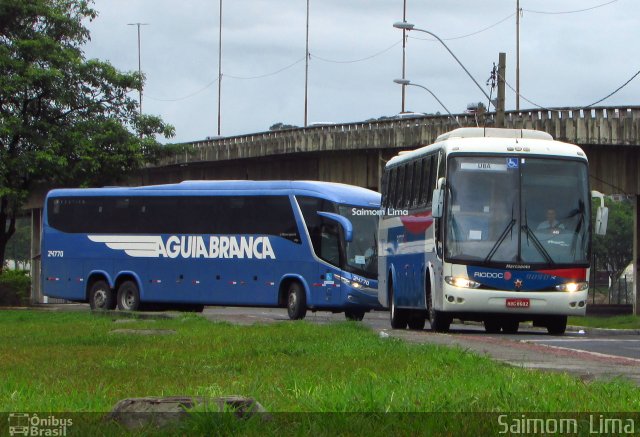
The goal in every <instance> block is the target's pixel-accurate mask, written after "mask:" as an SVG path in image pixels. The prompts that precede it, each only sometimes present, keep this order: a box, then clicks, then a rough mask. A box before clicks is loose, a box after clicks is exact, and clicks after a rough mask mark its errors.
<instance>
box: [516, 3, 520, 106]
mask: <svg viewBox="0 0 640 437" xmlns="http://www.w3.org/2000/svg"><path fill="white" fill-rule="evenodd" d="M519 110H520V0H516V111H519Z"/></svg>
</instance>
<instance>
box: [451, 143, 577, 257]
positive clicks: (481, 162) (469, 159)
mask: <svg viewBox="0 0 640 437" xmlns="http://www.w3.org/2000/svg"><path fill="white" fill-rule="evenodd" d="M576 187H579V188H578V189H577V190H576ZM589 201H590V199H589V191H588V170H587V165H586V161H574V160H566V159H565V160H561V159H544V158H522V157H518V158H516V157H505V156H501V157H495V156H494V157H489V156H484V155H483V156H455V157H452V158H450V160H449V167H448V173H447V214H446V229H445V235H446V237H445V246H446V249H445V250H446V252H445V253H446V257H447V259H448V260H449V261H452V262H460V263H463V264H470V263H473V264H486V265H502V266H504V265H505V264H510V263H519V264H522V263H524V264H532V265H536V266H557V265H588V263H589V229H590V217H589V214H588V211H589V208H588V205H589V203H588V202H589Z"/></svg>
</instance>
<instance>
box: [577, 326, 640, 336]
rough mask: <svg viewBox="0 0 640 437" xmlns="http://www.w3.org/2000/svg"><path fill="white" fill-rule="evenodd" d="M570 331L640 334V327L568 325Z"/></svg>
mask: <svg viewBox="0 0 640 437" xmlns="http://www.w3.org/2000/svg"><path fill="white" fill-rule="evenodd" d="M567 331H568V332H580V331H584V332H585V333H586V334H601V335H640V329H611V328H593V327H589V326H575V325H570V326H567Z"/></svg>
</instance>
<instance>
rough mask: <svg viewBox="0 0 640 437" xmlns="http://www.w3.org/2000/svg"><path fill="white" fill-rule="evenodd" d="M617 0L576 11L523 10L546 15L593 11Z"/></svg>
mask: <svg viewBox="0 0 640 437" xmlns="http://www.w3.org/2000/svg"><path fill="white" fill-rule="evenodd" d="M617 1H618V0H611V1H609V2H607V3H602V4H599V5H596V6H592V7H590V8H585V9H576V10H574V11H561V12H551V11H534V10H531V9H523V11H524V12H530V13H532V14H544V15H562V14H576V13H578V12H586V11H591V10H593V9H598V8H601V7H603V6H607V5H610V4H611V3H615V2H617Z"/></svg>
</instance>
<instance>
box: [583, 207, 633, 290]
mask: <svg viewBox="0 0 640 437" xmlns="http://www.w3.org/2000/svg"><path fill="white" fill-rule="evenodd" d="M597 205H598V203H594V208H593V214H592V216H593V218H592V219H593V220H594V221H593V223H595V212H596V209H597ZM605 205H606V206H607V207H608V208H609V222H608V225H607V235H604V236H601V235H594V236H593V253H594V255H595V257H596V264H597V265H595V266H593V267H594V268H597V269H602V270H608V271H610V272H611V274H612V275H613V277H614V278H617V277H618V276H619V275H620V273H622V271H623V270H624V269H625V267H627V265H628V264H629V262H631V260H632V259H633V205H632V204H631V202H626V201H623V202H614V201H612V200H609V199H605Z"/></svg>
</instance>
